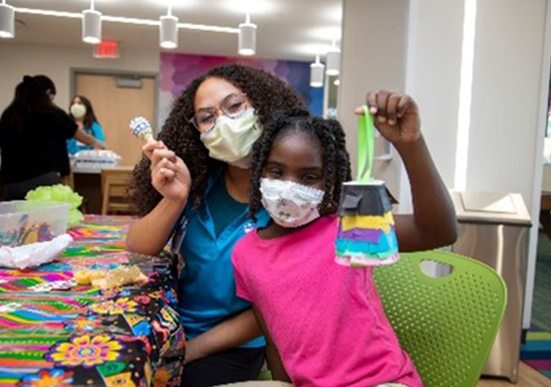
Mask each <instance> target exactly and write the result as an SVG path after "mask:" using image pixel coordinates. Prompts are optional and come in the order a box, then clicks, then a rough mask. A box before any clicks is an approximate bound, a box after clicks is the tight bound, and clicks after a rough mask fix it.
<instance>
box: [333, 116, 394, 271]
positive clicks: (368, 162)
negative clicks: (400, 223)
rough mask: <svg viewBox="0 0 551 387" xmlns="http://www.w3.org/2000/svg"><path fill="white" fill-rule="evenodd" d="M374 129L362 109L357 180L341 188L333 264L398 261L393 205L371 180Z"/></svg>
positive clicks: (382, 184)
mask: <svg viewBox="0 0 551 387" xmlns="http://www.w3.org/2000/svg"><path fill="white" fill-rule="evenodd" d="M374 136H375V128H374V122H373V116H372V115H371V114H370V113H369V110H368V108H367V106H364V115H362V116H360V117H358V176H357V180H356V181H352V182H347V183H344V184H343V187H342V188H343V189H342V194H341V203H340V206H339V212H338V214H339V217H340V220H339V230H338V234H337V239H336V241H335V248H336V258H335V259H336V262H337V263H339V264H341V265H345V266H352V267H365V266H378V265H389V264H392V263H394V262H396V261H397V260H398V259H399V255H398V239H397V238H396V229H395V225H394V218H393V216H392V203H391V202H390V198H389V195H388V192H387V190H386V187H385V185H384V182H383V181H380V180H374V179H372V177H371V172H372V169H373V158H374Z"/></svg>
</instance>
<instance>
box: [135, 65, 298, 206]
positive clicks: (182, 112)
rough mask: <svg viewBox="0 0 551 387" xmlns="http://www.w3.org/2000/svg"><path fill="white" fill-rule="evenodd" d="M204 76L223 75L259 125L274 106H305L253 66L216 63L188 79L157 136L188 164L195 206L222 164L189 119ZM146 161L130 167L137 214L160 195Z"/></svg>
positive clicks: (272, 110)
mask: <svg viewBox="0 0 551 387" xmlns="http://www.w3.org/2000/svg"><path fill="white" fill-rule="evenodd" d="M208 78H221V79H224V80H226V81H228V82H229V83H231V84H232V85H234V86H235V87H237V88H238V89H240V90H241V91H242V92H243V93H245V94H246V95H247V98H249V100H250V101H251V102H252V105H253V107H254V109H255V110H256V113H257V114H258V118H259V120H260V123H261V124H262V125H265V124H266V122H267V120H268V118H270V116H272V115H273V114H274V112H276V111H278V110H282V109H292V108H305V107H306V106H305V103H304V101H303V100H302V98H301V97H300V96H299V95H298V94H297V92H295V91H294V90H293V89H292V88H291V87H290V86H289V85H287V84H286V83H285V82H283V81H282V80H281V79H279V78H278V77H276V76H274V75H272V74H270V73H268V72H266V71H263V70H259V69H256V68H253V67H248V66H243V65H238V64H229V65H223V66H218V67H214V68H212V69H211V70H210V71H209V72H207V73H206V74H204V75H202V76H200V77H198V78H196V79H194V80H193V81H191V82H190V83H189V85H188V86H187V87H186V89H185V90H184V91H183V92H182V94H181V95H180V97H179V98H178V99H177V100H176V101H175V102H174V105H173V107H172V111H171V112H170V114H169V116H168V118H167V120H166V121H165V123H164V125H163V128H162V130H161V132H160V133H159V136H158V139H159V140H162V141H163V143H164V144H165V145H166V146H167V147H168V148H169V149H170V150H172V151H173V152H175V153H176V155H177V156H179V157H180V158H181V159H182V160H183V161H184V163H186V165H187V167H188V168H189V171H190V174H191V179H192V183H191V190H190V200H193V208H195V209H196V208H198V207H199V206H200V205H201V203H202V202H203V199H204V192H205V188H206V184H207V181H208V178H209V177H210V176H212V174H213V172H214V171H215V170H216V169H218V168H220V166H222V165H223V163H222V162H220V161H218V160H215V159H212V158H211V157H209V153H208V150H207V148H205V146H204V145H203V143H202V142H201V140H200V138H199V131H198V130H197V128H195V126H193V124H192V123H190V122H189V121H190V119H191V118H192V117H193V115H194V114H195V111H194V100H195V94H196V92H197V89H198V88H199V86H200V85H201V83H203V82H204V81H205V80H206V79H208ZM150 165H151V163H150V161H149V159H148V158H147V157H145V156H144V157H142V159H141V161H140V162H139V163H138V165H136V168H134V171H133V176H132V180H131V184H130V190H129V192H130V200H131V202H132V204H133V205H134V207H135V209H136V210H137V212H138V214H139V215H141V216H143V215H145V214H147V213H149V212H150V211H151V210H152V209H153V208H154V207H155V206H156V205H157V203H158V202H159V201H160V200H161V198H162V196H161V195H160V194H159V193H158V192H157V190H155V188H153V185H152V184H151V172H150Z"/></svg>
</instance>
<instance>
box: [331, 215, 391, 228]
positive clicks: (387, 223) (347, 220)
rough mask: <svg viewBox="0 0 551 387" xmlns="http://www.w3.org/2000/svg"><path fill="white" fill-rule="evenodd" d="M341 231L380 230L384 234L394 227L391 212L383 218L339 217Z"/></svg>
mask: <svg viewBox="0 0 551 387" xmlns="http://www.w3.org/2000/svg"><path fill="white" fill-rule="evenodd" d="M341 222H342V230H343V231H348V230H351V229H353V228H362V229H368V230H376V229H380V230H383V231H384V232H390V227H391V226H393V225H394V217H393V216H392V212H390V211H389V212H387V213H385V214H384V215H383V216H361V215H355V216H343V217H341Z"/></svg>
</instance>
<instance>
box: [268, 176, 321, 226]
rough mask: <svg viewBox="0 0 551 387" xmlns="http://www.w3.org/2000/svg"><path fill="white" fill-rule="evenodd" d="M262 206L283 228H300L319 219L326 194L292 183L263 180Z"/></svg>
mask: <svg viewBox="0 0 551 387" xmlns="http://www.w3.org/2000/svg"><path fill="white" fill-rule="evenodd" d="M260 192H261V193H262V204H263V205H264V208H266V210H267V211H268V213H269V214H270V216H271V217H272V219H273V220H274V222H276V223H277V224H279V225H280V226H281V227H300V226H303V225H305V224H307V223H310V222H311V221H313V220H314V219H317V218H319V216H320V213H319V211H318V207H319V205H320V203H321V201H322V200H323V195H324V192H323V191H321V190H319V189H315V188H311V187H307V186H305V185H301V184H297V183H293V182H292V181H283V180H272V179H262V180H261V181H260Z"/></svg>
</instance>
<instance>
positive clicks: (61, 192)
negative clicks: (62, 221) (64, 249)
mask: <svg viewBox="0 0 551 387" xmlns="http://www.w3.org/2000/svg"><path fill="white" fill-rule="evenodd" d="M82 199H83V198H82V196H80V195H79V194H78V193H76V192H74V191H73V190H72V189H71V187H69V186H67V185H64V184H56V185H52V186H43V187H38V188H36V189H34V190H32V191H29V192H28V193H27V195H25V200H27V201H31V202H55V203H67V204H69V205H70V206H71V207H70V208H69V218H68V220H67V227H75V226H78V225H79V224H80V223H81V222H82V221H83V220H84V216H83V215H82V212H80V211H79V209H78V208H79V207H80V205H81V204H82Z"/></svg>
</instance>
